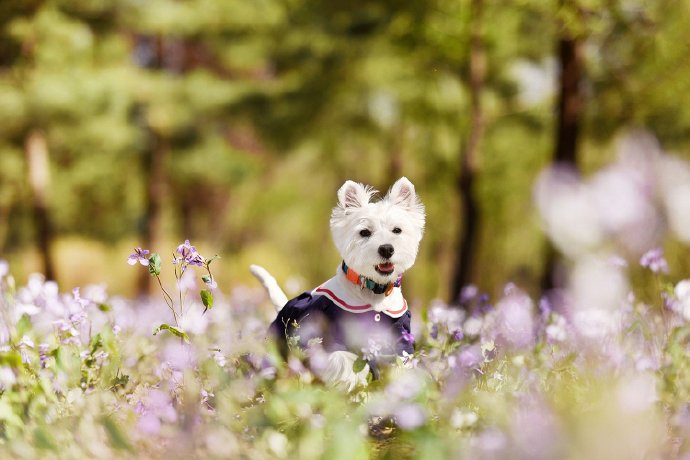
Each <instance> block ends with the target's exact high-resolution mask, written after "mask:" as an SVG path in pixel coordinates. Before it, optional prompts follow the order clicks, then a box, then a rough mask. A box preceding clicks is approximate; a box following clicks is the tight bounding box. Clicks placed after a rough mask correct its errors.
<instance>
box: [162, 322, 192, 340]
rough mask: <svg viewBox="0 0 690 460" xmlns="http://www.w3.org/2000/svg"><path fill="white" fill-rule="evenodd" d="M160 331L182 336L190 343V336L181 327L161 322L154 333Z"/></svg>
mask: <svg viewBox="0 0 690 460" xmlns="http://www.w3.org/2000/svg"><path fill="white" fill-rule="evenodd" d="M160 331H168V332H170V333H171V334H172V335H174V336H176V337H179V338H181V339H182V340H184V341H185V342H187V343H189V336H188V335H187V333H186V332H184V331H183V330H182V329H180V328H179V327H175V326H171V325H169V324H161V325H160V326H158V327H157V328H155V329H154V330H153V335H157V334H158V333H159V332H160Z"/></svg>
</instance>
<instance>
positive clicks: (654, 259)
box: [640, 248, 668, 273]
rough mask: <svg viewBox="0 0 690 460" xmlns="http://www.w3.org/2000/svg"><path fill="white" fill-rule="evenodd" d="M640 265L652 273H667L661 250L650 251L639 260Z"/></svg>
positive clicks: (666, 264) (666, 265) (666, 263)
mask: <svg viewBox="0 0 690 460" xmlns="http://www.w3.org/2000/svg"><path fill="white" fill-rule="evenodd" d="M640 265H642V266H643V267H645V268H649V269H650V270H651V271H652V272H654V273H659V272H661V273H668V262H666V259H665V258H664V251H663V250H662V249H661V248H654V249H650V250H649V251H647V252H645V253H644V254H643V255H642V257H641V258H640Z"/></svg>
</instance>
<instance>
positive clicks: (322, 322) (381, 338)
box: [269, 292, 414, 356]
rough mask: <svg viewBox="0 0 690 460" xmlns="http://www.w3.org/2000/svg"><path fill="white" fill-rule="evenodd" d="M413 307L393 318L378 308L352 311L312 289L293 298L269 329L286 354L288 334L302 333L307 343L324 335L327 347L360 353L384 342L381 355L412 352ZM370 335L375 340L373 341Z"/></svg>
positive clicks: (301, 339) (330, 350)
mask: <svg viewBox="0 0 690 460" xmlns="http://www.w3.org/2000/svg"><path fill="white" fill-rule="evenodd" d="M410 318H411V314H410V311H409V310H407V311H405V313H403V314H402V316H400V317H398V318H392V317H390V316H388V315H387V314H385V313H383V312H381V313H379V312H376V311H373V310H371V311H365V312H362V313H352V312H349V311H346V310H344V309H343V308H340V307H339V306H338V305H336V304H335V303H334V302H333V301H332V300H331V299H329V298H328V297H326V296H324V295H312V294H311V293H309V292H305V293H303V294H301V295H300V296H299V297H296V298H294V299H292V300H290V301H289V302H288V303H287V304H285V306H284V307H283V309H282V310H280V313H278V317H277V318H276V319H275V321H273V323H271V326H270V328H269V331H270V332H271V334H272V335H273V336H274V337H275V338H276V340H277V341H278V344H279V346H280V349H281V351H282V352H283V354H287V348H288V347H287V338H288V337H295V336H299V344H300V346H302V347H305V346H306V345H307V343H308V342H309V340H310V339H313V338H321V339H323V342H322V343H323V347H324V349H325V350H326V351H329V352H333V351H337V350H347V351H351V352H353V353H356V354H360V353H361V352H362V349H364V350H365V354H366V351H367V350H369V349H370V348H371V347H372V344H374V345H373V346H374V347H377V346H380V349H379V350H378V352H379V353H380V355H382V356H385V355H396V354H398V355H401V354H402V352H403V351H405V352H407V353H410V354H412V353H413V351H414V338H413V337H412V335H411V333H410ZM370 339H371V340H372V341H373V342H372V341H370Z"/></svg>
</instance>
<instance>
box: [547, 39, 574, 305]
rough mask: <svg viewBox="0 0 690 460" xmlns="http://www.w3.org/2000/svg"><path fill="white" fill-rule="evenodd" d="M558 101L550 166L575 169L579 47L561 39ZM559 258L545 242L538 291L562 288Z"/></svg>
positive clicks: (559, 45) (553, 249)
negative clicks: (562, 165)
mask: <svg viewBox="0 0 690 460" xmlns="http://www.w3.org/2000/svg"><path fill="white" fill-rule="evenodd" d="M558 60H559V68H560V75H559V97H558V113H557V117H558V119H557V128H556V144H555V149H554V152H553V161H554V163H559V164H565V165H568V166H569V167H572V168H577V144H578V137H579V131H580V116H581V114H582V108H583V104H584V101H583V99H582V93H581V90H580V82H581V80H582V68H583V63H582V43H581V41H580V40H579V39H577V38H573V37H570V36H563V37H561V38H560V39H559V41H558ZM559 266H560V257H559V256H558V253H557V252H556V249H555V248H554V247H553V245H552V244H551V242H547V248H546V260H545V264H544V271H543V274H542V279H541V290H542V292H545V291H547V290H550V289H553V288H557V287H560V285H561V284H562V282H561V280H560V278H561V276H560V275H559V273H560V272H561V269H560V268H559Z"/></svg>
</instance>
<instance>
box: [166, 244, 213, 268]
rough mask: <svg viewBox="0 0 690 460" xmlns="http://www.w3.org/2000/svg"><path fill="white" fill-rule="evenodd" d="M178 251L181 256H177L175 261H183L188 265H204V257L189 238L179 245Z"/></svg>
mask: <svg viewBox="0 0 690 460" xmlns="http://www.w3.org/2000/svg"><path fill="white" fill-rule="evenodd" d="M176 252H177V253H178V254H179V255H180V257H178V258H176V259H175V260H174V261H173V262H174V263H177V262H179V261H182V262H183V263H185V264H187V265H196V266H198V267H201V266H203V265H204V262H205V260H204V258H203V257H202V256H201V254H199V253H198V252H197V250H196V248H195V247H194V246H192V244H191V243H190V242H189V240H184V243H182V244H181V245H179V246H178V247H177V250H176Z"/></svg>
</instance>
